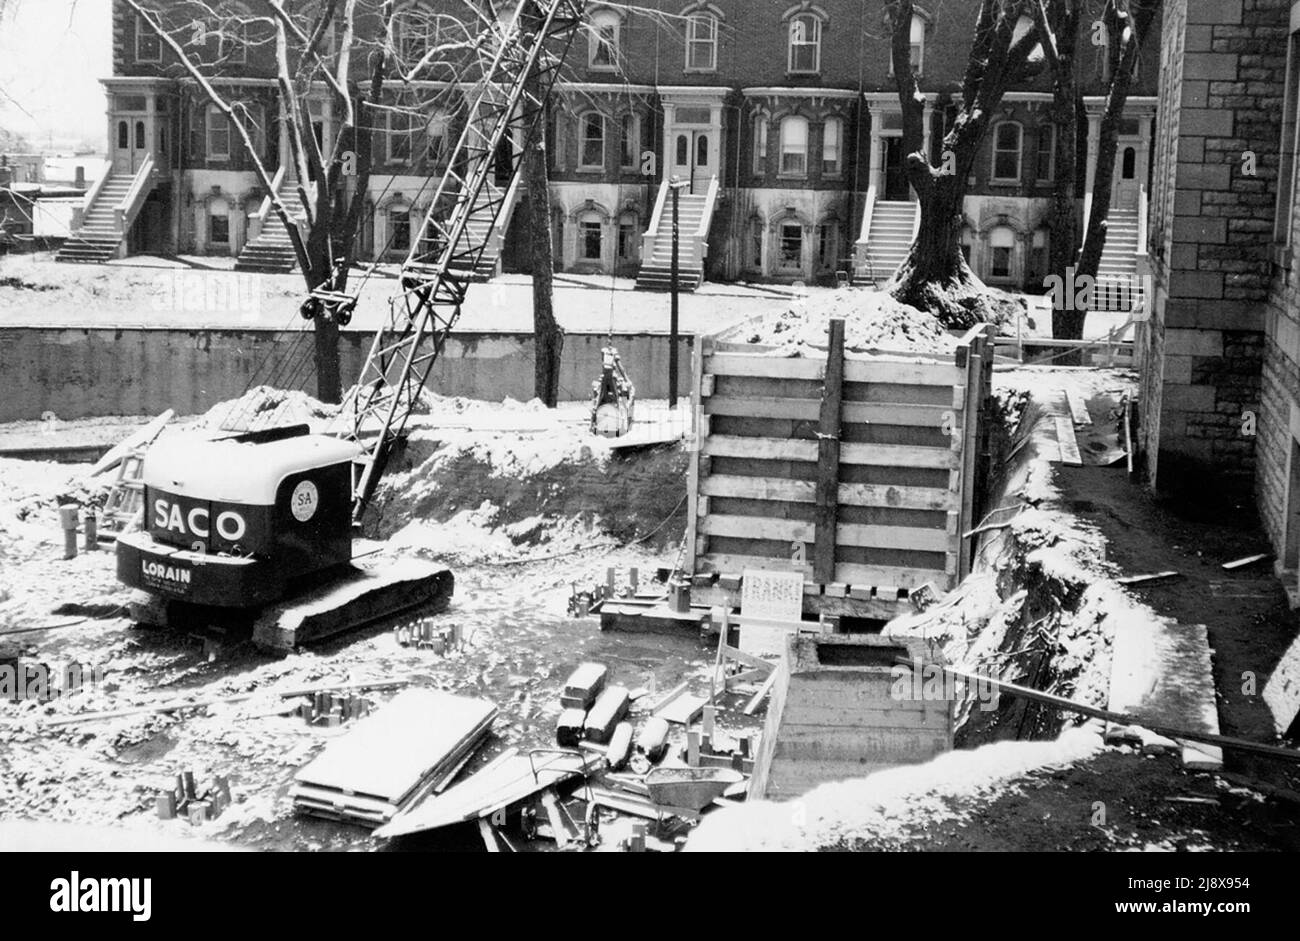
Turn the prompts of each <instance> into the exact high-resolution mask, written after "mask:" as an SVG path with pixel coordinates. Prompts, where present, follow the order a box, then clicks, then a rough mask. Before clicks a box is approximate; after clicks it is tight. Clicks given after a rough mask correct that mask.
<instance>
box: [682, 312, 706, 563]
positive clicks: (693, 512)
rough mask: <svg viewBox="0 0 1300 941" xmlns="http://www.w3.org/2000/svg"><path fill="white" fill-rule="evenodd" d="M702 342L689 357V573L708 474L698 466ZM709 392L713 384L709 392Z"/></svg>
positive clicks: (694, 555)
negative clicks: (702, 482)
mask: <svg viewBox="0 0 1300 941" xmlns="http://www.w3.org/2000/svg"><path fill="white" fill-rule="evenodd" d="M705 343H706V341H705V339H704V338H703V337H701V338H700V340H699V342H698V343H696V344H695V350H694V351H693V352H692V355H691V390H692V391H693V393H694V394H693V395H692V396H691V398H692V402H691V421H692V422H693V423H694V424H693V426H692V429H691V430H692V432H693V434H692V436H691V439H690V443H689V449H690V455H691V456H690V467H689V468H688V470H687V472H686V552H685V556H686V557H685V559H684V560H683V563H684V565H685V567H686V572H687V573H688V574H694V572H695V557H696V550H697V548H698V541H697V539H696V536H697V535H698V534H697V527H698V524H699V507H698V506H697V503H698V500H699V495H700V476H701V474H703V475H704V476H706V477H707V471H706V469H705V468H703V467H701V466H700V445H701V444H702V442H703V440H704V439H703V436H702V435H701V434H700V432H701V430H702V429H701V424H702V422H701V419H702V418H703V414H704V412H703V403H704V398H705V396H706V395H707V394H708V393H706V391H705V389H704V347H705ZM708 391H709V392H712V391H713V390H712V382H710V388H709V390H708Z"/></svg>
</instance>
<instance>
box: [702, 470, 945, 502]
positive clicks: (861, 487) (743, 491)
mask: <svg viewBox="0 0 1300 941" xmlns="http://www.w3.org/2000/svg"><path fill="white" fill-rule="evenodd" d="M700 493H701V494H702V495H704V496H710V497H731V498H734V499H741V500H773V501H776V502H780V503H812V502H813V500H814V498H815V496H816V488H815V486H814V484H813V482H812V481H811V480H789V479H785V478H780V477H741V476H738V475H734V474H718V475H716V476H713V477H706V478H705V479H704V480H702V481H700ZM837 499H838V501H839V502H840V503H842V504H845V505H848V506H878V507H893V508H896V509H900V510H945V511H951V510H955V509H957V495H956V494H954V493H953V492H952V491H950V490H941V489H939V488H938V487H898V486H894V485H892V484H845V483H841V484H840V486H839V495H838V498H837Z"/></svg>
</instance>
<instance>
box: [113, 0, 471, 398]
mask: <svg viewBox="0 0 1300 941" xmlns="http://www.w3.org/2000/svg"><path fill="white" fill-rule="evenodd" d="M124 2H125V3H126V4H127V6H129V7H130V8H131V9H132V10H134V11H135V12H136V14H137V15H138V16H139V18H140V22H143V23H145V24H147V25H148V27H149V28H151V29H152V30H153V31H154V32H155V33H156V34H157V35H158V37H159V39H160V40H161V41H162V43H163V45H164V46H165V47H166V48H167V49H168V50H170V52H171V54H172V58H173V59H174V63H175V64H174V66H173V68H174V69H175V70H177V71H179V72H180V73H181V74H183V75H185V76H187V77H188V78H190V79H191V80H193V81H194V82H195V84H196V85H197V86H198V88H199V89H200V90H201V93H202V95H203V96H204V97H205V98H206V99H207V101H208V102H210V103H211V105H213V106H215V107H216V109H217V110H218V111H220V112H221V114H223V115H224V116H225V117H226V119H227V120H228V121H229V122H230V126H231V128H232V129H233V131H234V135H235V137H236V138H237V139H238V141H239V143H240V145H241V150H242V152H243V154H244V155H245V157H246V158H247V159H248V161H249V163H250V165H251V166H252V168H253V170H254V172H255V173H256V175H257V177H258V179H259V181H260V182H261V185H262V187H263V188H264V189H265V190H266V192H267V194H268V196H269V198H270V201H271V204H272V207H273V209H274V211H275V212H276V214H277V215H278V216H279V217H280V219H281V220H282V221H283V222H284V224H285V228H286V230H287V231H288V233H289V236H290V239H291V241H292V243H293V247H294V253H295V256H296V258H297V261H298V265H299V268H300V269H301V271H302V276H303V281H304V283H305V285H306V287H307V290H308V291H309V292H328V293H329V294H333V295H340V294H344V293H346V290H347V284H348V277H349V270H350V268H351V266H352V265H353V264H354V263H355V261H356V260H357V254H358V250H359V244H358V243H359V239H358V236H359V233H360V231H361V227H362V224H363V222H364V220H365V215H366V205H367V197H368V194H369V182H370V178H371V175H372V173H373V172H374V144H375V132H376V130H377V128H378V127H380V126H381V125H384V124H386V122H387V116H386V113H387V112H390V111H398V112H400V113H402V114H403V115H404V118H405V119H406V120H407V121H408V122H410V123H409V124H408V126H412V125H413V127H412V131H411V135H412V137H414V136H415V135H416V132H415V130H414V128H423V124H422V123H421V122H420V119H419V118H418V117H417V116H419V115H425V116H426V119H427V115H428V114H429V113H430V111H431V110H432V107H433V105H434V102H433V101H432V99H433V98H434V97H437V96H444V97H445V96H446V95H447V94H448V93H447V92H445V91H440V92H431V93H428V94H426V95H424V96H423V97H421V96H419V95H416V96H408V98H409V100H407V101H405V102H402V103H400V104H394V103H393V102H392V101H391V100H390V98H391V95H390V94H389V91H388V87H387V86H388V83H389V82H390V81H401V82H402V83H404V84H407V85H409V83H410V82H411V81H412V80H413V79H414V78H416V77H419V76H420V75H422V74H423V73H425V72H426V71H427V70H428V69H431V68H435V67H438V66H440V65H446V63H448V62H449V61H454V60H456V59H457V58H458V57H465V56H466V55H467V54H469V53H472V51H473V50H475V49H476V48H477V47H478V46H479V45H480V44H481V43H482V42H484V41H485V39H484V37H485V36H486V35H487V31H485V30H483V29H481V28H480V27H481V26H482V25H483V24H484V22H485V16H484V13H483V11H482V10H481V9H479V8H478V7H477V6H476V5H475V4H474V3H473V2H472V0H461V3H460V5H459V6H457V7H456V8H455V9H456V11H457V13H458V14H459V15H457V16H452V15H450V14H447V13H443V12H433V11H422V12H420V13H419V15H421V16H425V17H427V18H428V21H427V23H426V24H425V25H426V28H425V30H424V36H425V38H426V39H428V38H429V37H434V40H433V41H431V42H426V43H424V44H410V43H404V42H402V41H401V37H399V36H398V35H396V34H395V27H396V24H397V14H396V11H395V3H394V0H313V2H309V3H293V4H291V5H290V4H286V2H285V0H252V2H255V3H257V4H258V7H259V12H258V13H255V14H243V13H238V12H233V11H234V9H235V8H232V7H229V6H228V5H225V4H220V3H210V2H207V0H182V2H180V3H170V4H166V5H163V4H160V3H159V0H124ZM197 38H202V39H203V40H204V42H202V43H196V42H195V41H194V40H195V39H197ZM214 42H215V44H216V47H217V50H218V52H217V54H216V55H215V56H212V55H209V54H206V52H205V50H207V49H209V48H210V47H211V46H212V45H213V43H214ZM241 43H246V44H247V45H248V46H250V47H253V48H257V47H259V46H261V47H265V46H268V45H269V46H271V47H273V49H274V62H275V81H276V85H277V90H278V93H279V107H280V110H281V126H282V128H283V131H284V134H285V136H286V137H287V139H288V144H289V155H288V159H289V164H290V166H291V167H292V169H293V174H292V176H291V178H292V179H294V180H295V181H296V187H297V192H296V196H297V199H298V201H299V202H300V204H301V206H302V209H303V213H304V215H305V224H304V225H303V227H302V230H300V229H299V227H298V225H297V224H296V221H295V219H294V213H293V212H292V211H291V209H290V208H289V206H288V205H287V204H286V202H285V200H284V199H283V198H282V194H281V193H279V192H277V191H276V187H275V179H274V178H275V168H274V167H273V166H269V165H268V161H267V159H266V156H265V154H264V152H263V151H262V149H261V148H259V146H258V145H257V140H258V137H259V134H260V132H261V130H262V129H259V128H257V127H255V126H254V120H253V118H252V115H251V114H250V111H249V109H247V108H246V107H244V106H243V105H242V104H241V102H240V101H239V100H238V99H237V98H236V97H235V95H236V94H237V92H235V91H234V89H233V88H232V87H231V86H229V85H227V84H225V83H224V81H223V80H224V79H227V78H229V77H232V76H233V75H235V73H234V71H233V69H234V66H233V65H232V63H231V61H230V56H229V55H228V54H225V53H224V52H223V50H226V49H231V50H233V49H235V48H237V46H238V44H241ZM314 91H323V94H324V96H325V101H326V102H327V107H328V108H329V112H330V114H331V117H332V118H333V120H332V122H331V130H330V132H329V134H328V137H327V136H326V134H325V133H324V131H323V128H322V127H321V125H319V124H317V123H316V121H315V120H314V117H313V114H312V112H311V108H310V107H309V105H308V101H309V100H310V97H311V95H312V93H313V92H314ZM340 309H343V308H340V307H339V306H337V305H331V304H330V303H321V302H318V301H312V300H309V301H308V306H305V310H304V312H305V313H309V314H313V315H314V321H315V323H314V329H315V338H316V342H315V367H316V382H317V394H318V395H319V396H320V398H322V399H323V400H325V401H327V402H337V401H339V400H340V398H341V393H342V382H341V377H340V372H339V354H338V345H339V339H338V330H339V326H340V324H339V320H340V319H341V318H340V317H339V316H338V313H339V311H340Z"/></svg>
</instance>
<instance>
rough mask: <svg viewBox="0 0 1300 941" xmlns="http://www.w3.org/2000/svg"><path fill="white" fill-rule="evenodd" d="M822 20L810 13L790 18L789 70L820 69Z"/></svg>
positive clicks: (815, 70)
mask: <svg viewBox="0 0 1300 941" xmlns="http://www.w3.org/2000/svg"><path fill="white" fill-rule="evenodd" d="M821 58H822V21H821V20H819V19H818V18H817V17H816V16H814V15H813V14H811V13H803V14H800V15H799V16H796V17H795V18H794V19H792V20H790V58H789V66H788V67H789V70H790V71H791V72H817V71H820V69H821Z"/></svg>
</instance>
